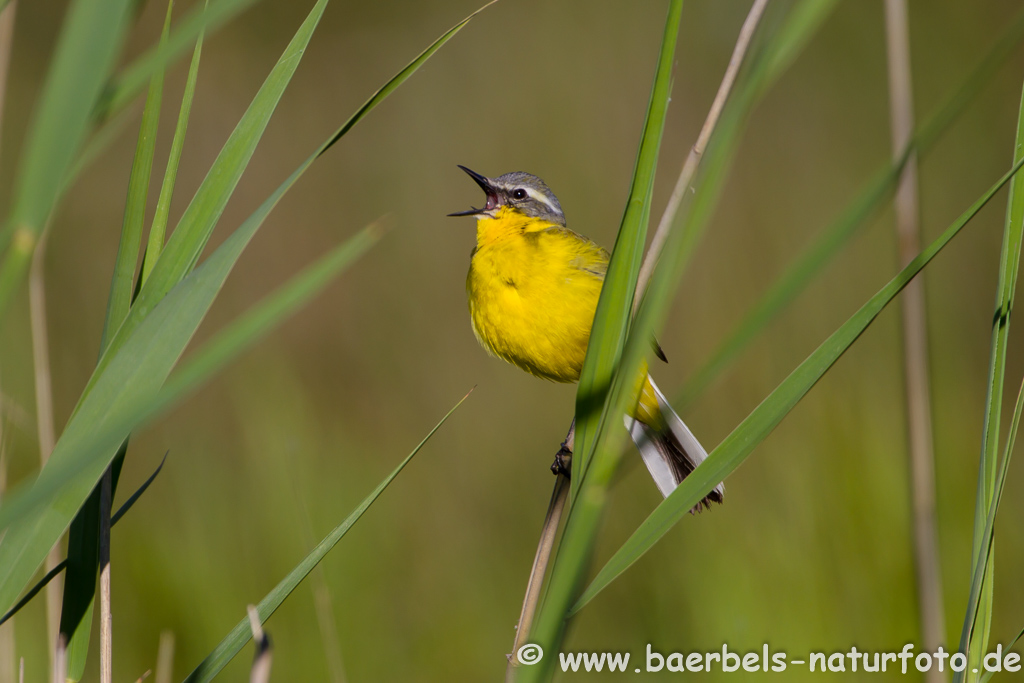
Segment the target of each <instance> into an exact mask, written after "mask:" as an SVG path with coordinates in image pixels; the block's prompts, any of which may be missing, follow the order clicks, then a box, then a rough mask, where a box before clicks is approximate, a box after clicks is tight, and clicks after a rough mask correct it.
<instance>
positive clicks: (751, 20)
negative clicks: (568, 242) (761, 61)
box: [633, 0, 768, 311]
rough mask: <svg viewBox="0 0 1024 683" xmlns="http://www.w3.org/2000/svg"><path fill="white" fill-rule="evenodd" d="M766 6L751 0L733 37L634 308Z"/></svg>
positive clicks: (646, 265) (647, 261) (657, 234)
mask: <svg viewBox="0 0 1024 683" xmlns="http://www.w3.org/2000/svg"><path fill="white" fill-rule="evenodd" d="M767 5H768V0H754V4H753V6H751V8H750V12H748V13H747V18H746V19H745V20H744V21H743V26H742V27H741V28H740V34H739V37H737V39H736V46H735V47H734V48H733V50H732V57H730V58H729V66H727V67H726V69H725V75H724V76H723V77H722V83H721V84H720V85H719V86H718V92H717V93H716V94H715V99H714V101H713V102H712V103H711V109H710V110H708V115H707V118H705V119H704V126H703V127H702V128H701V129H700V134H698V135H697V142H695V143H694V145H693V147H691V148H690V153H689V154H688V155H687V156H686V161H685V162H684V163H683V170H682V171H680V172H679V178H678V179H677V180H676V186H675V189H673V190H672V195H671V196H670V197H669V199H668V205H667V206H666V207H665V212H664V213H663V214H662V215H661V221H660V222H659V223H658V229H657V230H656V231H655V233H654V239H652V240H651V246H650V248H649V249H648V250H647V256H646V257H645V258H644V263H643V265H642V266H641V267H640V275H639V277H638V278H637V282H636V294H635V296H634V299H633V310H634V311H635V310H636V307H637V306H639V305H640V299H641V298H642V297H643V293H644V290H645V289H647V283H648V282H649V281H650V279H651V274H652V273H653V272H654V266H656V265H657V263H658V257H659V256H660V255H661V250H662V249H664V248H665V241H666V240H667V239H668V233H669V230H670V229H671V228H672V220H673V218H674V217H675V215H676V213H677V212H678V211H679V206H680V205H681V204H682V203H683V197H685V196H686V192H687V190H688V189H689V188H690V183H692V182H693V178H694V176H696V174H697V167H698V166H699V165H700V159H701V157H702V156H703V155H704V150H705V149H707V146H708V141H709V140H710V139H711V135H712V133H714V132H715V126H717V125H718V119H719V118H720V117H721V115H722V109H724V108H725V102H726V100H728V99H729V93H730V92H732V87H733V84H735V82H736V74H738V73H739V70H740V66H741V65H742V64H743V58H744V57H745V56H746V54H747V49H748V48H749V47H750V41H751V39H752V38H753V37H754V31H756V30H757V25H758V24H759V23H760V21H761V17H762V16H763V15H764V10H765V7H767Z"/></svg>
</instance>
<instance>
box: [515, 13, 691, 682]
mask: <svg viewBox="0 0 1024 683" xmlns="http://www.w3.org/2000/svg"><path fill="white" fill-rule="evenodd" d="M682 6H683V3H682V0H672V2H671V3H670V6H669V11H668V16H667V18H666V20H665V29H664V33H663V36H662V43H661V51H660V54H659V56H658V65H657V68H656V70H655V76H654V83H653V85H652V88H651V98H650V101H649V103H648V106H647V116H646V119H645V121H644V128H643V134H642V136H641V141H640V149H639V152H638V154H637V159H636V165H635V167H634V170H633V181H632V186H631V189H630V194H629V201H628V203H627V205H626V210H625V213H624V215H623V217H622V224H621V226H620V228H619V234H618V237H617V238H616V240H615V249H614V250H613V252H612V257H611V262H610V263H609V265H608V272H607V274H606V276H605V281H604V285H603V287H602V289H601V298H600V300H599V302H598V305H597V312H596V313H595V317H594V325H593V328H592V330H591V334H590V342H589V345H588V347H587V356H586V359H585V360H584V363H583V369H582V372H581V374H580V384H579V388H578V389H577V393H576V449H575V453H574V456H573V470H574V475H573V477H572V486H571V488H570V504H569V518H568V521H567V523H566V524H567V526H566V530H565V534H564V536H563V540H562V543H561V544H560V546H559V548H558V554H557V557H556V560H555V564H554V568H553V570H552V574H551V580H550V586H549V588H548V591H547V596H546V598H545V600H544V602H543V603H542V605H541V607H540V610H539V611H538V613H537V616H536V622H535V625H534V628H533V631H532V633H531V639H532V640H533V641H534V642H536V643H539V644H540V645H541V647H543V648H544V650H545V651H547V652H549V653H554V652H555V651H556V650H557V649H558V644H559V643H560V642H561V640H562V637H563V633H564V628H565V614H566V612H567V610H568V608H569V606H570V605H571V604H572V601H573V600H574V599H575V596H576V593H577V590H578V588H579V586H580V582H581V581H582V578H583V572H584V571H586V567H587V561H588V559H589V557H590V553H591V550H592V547H593V542H594V539H595V536H596V532H597V525H598V523H599V521H600V509H601V507H602V503H603V500H604V496H605V494H606V487H607V483H608V482H607V476H606V474H607V473H606V471H604V470H606V469H607V461H608V459H607V458H605V462H604V463H602V462H598V461H594V463H592V462H591V460H592V459H593V457H594V455H593V454H594V453H595V451H594V446H595V443H597V441H598V440H599V438H600V436H599V435H601V434H602V431H603V427H604V425H606V424H608V423H611V424H612V425H617V426H618V428H619V430H620V431H622V423H621V421H620V420H619V417H618V416H619V415H620V414H621V413H619V412H614V411H617V409H618V407H619V406H617V405H616V401H615V398H617V396H616V397H613V399H611V400H609V398H608V395H609V391H610V389H611V383H612V381H613V379H614V378H615V376H616V375H615V372H616V368H617V367H618V364H619V357H620V355H621V353H622V346H623V343H624V342H625V340H626V334H627V331H628V326H629V316H630V314H631V312H632V310H633V295H634V291H635V288H636V281H637V276H638V274H639V272H640V260H641V257H642V256H643V245H644V241H645V238H646V235H647V218H648V215H649V213H650V200H651V192H652V187H653V183H654V173H655V168H656V166H657V161H658V151H659V149H660V147H661V136H662V131H663V130H664V126H665V117H666V113H667V111H668V102H669V97H670V95H671V92H672V63H673V61H674V58H675V48H676V40H677V38H678V34H679V23H680V19H681V16H682ZM609 404H611V405H610V406H609ZM623 407H624V402H623ZM610 415H611V416H610ZM578 503H581V505H580V508H581V509H580V510H579V511H578V512H574V510H573V507H574V505H576V504H578ZM556 659H557V658H556V657H554V656H549V657H547V658H546V659H544V660H541V662H540V663H539V664H537V665H535V666H531V667H523V668H520V669H519V672H520V674H519V677H520V680H523V681H538V680H544V679H546V678H548V677H550V675H551V674H552V673H553V671H554V663H555V661H556Z"/></svg>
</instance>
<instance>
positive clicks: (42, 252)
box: [28, 229, 64, 671]
mask: <svg viewBox="0 0 1024 683" xmlns="http://www.w3.org/2000/svg"><path fill="white" fill-rule="evenodd" d="M49 234H50V231H49V230H48V229H46V230H43V234H42V236H41V237H40V239H39V246H38V247H37V248H36V252H35V254H33V255H32V265H31V266H30V267H29V276H28V299H29V325H30V329H31V334H32V369H33V375H34V380H35V393H36V435H37V438H38V440H39V466H40V468H42V467H45V466H46V461H47V460H49V458H50V453H52V452H53V446H54V444H55V443H56V440H57V436H56V430H55V429H54V425H53V384H52V380H51V372H50V367H51V366H50V342H49V334H48V331H47V327H46V280H45V271H44V265H45V259H46V245H47V243H48V241H49ZM61 562H62V560H61V552H60V547H59V544H57V545H54V546H53V548H51V549H50V552H49V554H48V555H47V556H46V564H45V567H46V571H47V573H49V572H52V571H53V570H54V569H55V568H56V567H57V565H59V564H61ZM63 592H64V584H63V581H62V580H61V578H60V577H59V576H57V577H55V578H54V580H53V581H51V582H50V583H48V584H47V585H46V636H47V643H48V644H49V652H50V656H51V660H50V669H51V671H52V670H53V665H54V662H53V659H52V657H53V653H54V652H56V651H57V634H58V632H59V631H60V609H61V596H62V594H63Z"/></svg>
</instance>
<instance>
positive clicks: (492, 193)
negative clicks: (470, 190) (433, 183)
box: [448, 164, 498, 216]
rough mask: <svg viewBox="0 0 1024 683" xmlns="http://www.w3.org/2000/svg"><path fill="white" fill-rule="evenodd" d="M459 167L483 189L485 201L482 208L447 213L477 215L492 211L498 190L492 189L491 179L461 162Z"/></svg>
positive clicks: (495, 204) (496, 206) (496, 205)
mask: <svg viewBox="0 0 1024 683" xmlns="http://www.w3.org/2000/svg"><path fill="white" fill-rule="evenodd" d="M459 168H461V169H462V170H463V171H465V172H466V174H467V175H468V176H469V177H470V178H472V179H473V180H475V181H476V184H477V185H479V186H480V189H481V190H483V191H484V193H485V194H486V195H487V203H486V204H485V205H484V206H483V208H480V209H476V208H473V209H470V210H469V211H458V212H456V213H450V214H448V215H449V216H479V215H481V214H487V213H489V212H490V211H493V210H494V209H496V208H498V192H497V190H495V189H494V186H493V185H491V181H490V180H489V179H488V178H487V177H485V176H482V175H480V174H479V173H477V172H476V171H473V170H470V169H468V168H466V167H465V166H462V165H461V164H460V165H459Z"/></svg>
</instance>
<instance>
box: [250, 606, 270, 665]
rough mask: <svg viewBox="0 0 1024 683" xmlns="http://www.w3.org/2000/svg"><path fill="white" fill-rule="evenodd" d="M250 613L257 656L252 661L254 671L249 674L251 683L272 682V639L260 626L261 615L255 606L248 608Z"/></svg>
mask: <svg viewBox="0 0 1024 683" xmlns="http://www.w3.org/2000/svg"><path fill="white" fill-rule="evenodd" d="M247 611H248V613H249V628H251V629H252V639H253V642H254V643H255V644H256V655H255V656H254V657H253V660H252V669H251V670H250V672H249V683H267V681H269V680H270V660H271V655H272V652H271V647H270V637H269V636H267V634H266V633H265V632H264V630H263V626H262V624H260V615H259V612H257V611H256V607H255V606H254V605H249V606H248V608H247Z"/></svg>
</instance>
